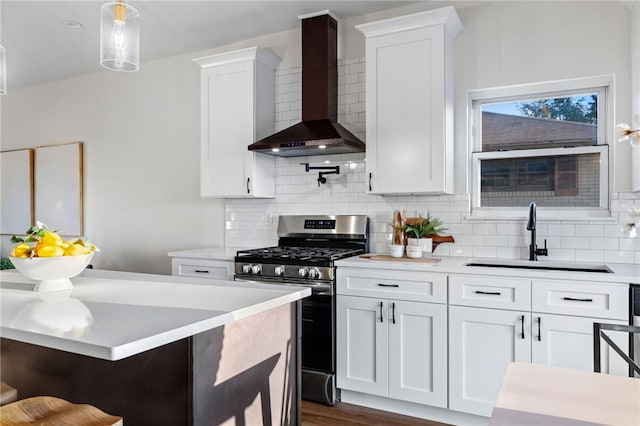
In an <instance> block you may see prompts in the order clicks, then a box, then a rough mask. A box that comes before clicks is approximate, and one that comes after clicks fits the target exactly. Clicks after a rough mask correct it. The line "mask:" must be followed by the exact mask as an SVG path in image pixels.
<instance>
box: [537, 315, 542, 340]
mask: <svg viewBox="0 0 640 426" xmlns="http://www.w3.org/2000/svg"><path fill="white" fill-rule="evenodd" d="M541 325H542V317H538V342H539V341H541V340H542V332H541V331H540V326H541Z"/></svg>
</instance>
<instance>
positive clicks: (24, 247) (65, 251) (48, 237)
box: [9, 223, 99, 258]
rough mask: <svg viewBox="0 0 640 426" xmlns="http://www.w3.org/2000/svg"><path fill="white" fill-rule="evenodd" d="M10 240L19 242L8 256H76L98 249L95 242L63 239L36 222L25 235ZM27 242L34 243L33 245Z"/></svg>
mask: <svg viewBox="0 0 640 426" xmlns="http://www.w3.org/2000/svg"><path fill="white" fill-rule="evenodd" d="M11 241H12V242H17V243H19V244H18V245H16V246H15V247H13V250H11V254H10V255H9V256H10V257H22V258H28V257H57V256H78V255H82V254H89V253H91V252H94V251H99V250H98V248H97V247H96V245H95V244H93V243H91V242H88V241H87V242H85V241H83V240H82V239H79V238H78V239H75V240H66V241H65V240H63V239H62V237H61V236H60V235H58V234H57V233H56V232H54V231H51V230H50V229H48V228H47V227H46V226H45V225H42V224H40V223H39V224H38V225H37V226H35V227H32V228H29V231H28V232H27V236H26V237H25V238H20V237H17V236H15V235H14V236H13V237H11ZM28 242H33V243H35V244H34V245H33V246H30V245H29V244H27V243H28Z"/></svg>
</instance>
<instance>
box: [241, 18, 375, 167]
mask: <svg viewBox="0 0 640 426" xmlns="http://www.w3.org/2000/svg"><path fill="white" fill-rule="evenodd" d="M301 18H302V121H301V122H300V123H298V124H295V125H293V126H291V127H288V128H286V129H284V130H281V131H279V132H278V133H275V134H273V135H271V136H268V137H266V138H264V139H262V140H259V141H257V142H255V143H253V144H251V145H249V150H250V151H254V152H261V153H264V154H270V155H276V156H279V157H301V156H307V155H321V154H344V153H352V152H364V151H365V144H364V143H363V142H362V141H361V140H360V139H358V138H357V137H356V136H355V135H353V134H352V133H351V132H349V131H348V130H347V129H345V128H344V127H342V126H341V125H340V124H339V123H338V120H337V118H338V23H337V21H336V20H335V19H334V18H333V17H332V16H330V15H329V12H328V11H324V12H322V14H319V15H315V16H310V15H307V16H305V17H301Z"/></svg>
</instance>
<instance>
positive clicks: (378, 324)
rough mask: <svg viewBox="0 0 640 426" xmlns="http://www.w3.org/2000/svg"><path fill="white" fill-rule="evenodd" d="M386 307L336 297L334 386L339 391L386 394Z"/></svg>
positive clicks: (379, 302)
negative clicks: (335, 376) (335, 380)
mask: <svg viewBox="0 0 640 426" xmlns="http://www.w3.org/2000/svg"><path fill="white" fill-rule="evenodd" d="M387 312H388V304H387V301H386V300H382V299H374V298H369V297H354V296H337V327H336V328H337V333H336V335H337V358H338V359H337V383H338V387H339V388H341V389H349V390H352V391H358V392H364V393H369V394H374V395H381V396H387V394H388V359H387V357H388V355H387V348H388V321H389V318H388V317H387Z"/></svg>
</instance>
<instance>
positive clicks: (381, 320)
mask: <svg viewBox="0 0 640 426" xmlns="http://www.w3.org/2000/svg"><path fill="white" fill-rule="evenodd" d="M380 322H383V319H382V302H380Z"/></svg>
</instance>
